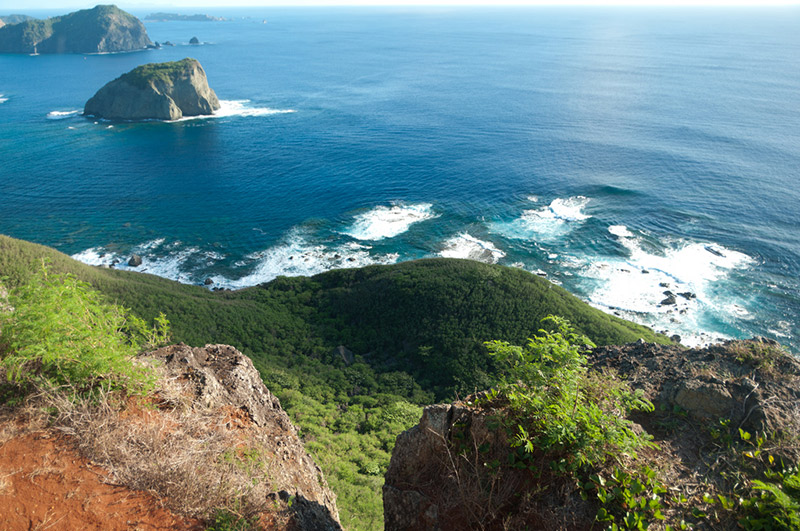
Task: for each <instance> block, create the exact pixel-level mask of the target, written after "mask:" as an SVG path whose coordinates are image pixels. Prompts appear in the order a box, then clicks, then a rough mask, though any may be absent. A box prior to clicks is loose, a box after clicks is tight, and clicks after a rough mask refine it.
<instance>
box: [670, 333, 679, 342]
mask: <svg viewBox="0 0 800 531" xmlns="http://www.w3.org/2000/svg"><path fill="white" fill-rule="evenodd" d="M669 338H670V339H671V340H672V341H673V342H674V343H680V342H681V336H679V335H678V334H672V335H671V336H669Z"/></svg>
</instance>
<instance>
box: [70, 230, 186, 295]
mask: <svg viewBox="0 0 800 531" xmlns="http://www.w3.org/2000/svg"><path fill="white" fill-rule="evenodd" d="M164 242H165V240H164V238H158V239H155V240H151V241H148V242H145V243H143V244H140V245H137V246H135V247H133V248H132V249H131V250H130V252H129V253H127V254H122V253H118V252H114V251H109V250H108V249H106V248H104V247H92V248H89V249H86V250H84V251H81V252H79V253H76V254H74V255H72V258H74V259H76V260H78V261H80V262H83V263H85V264H89V265H94V266H108V267H114V268H116V269H124V270H128V271H138V272H140V273H150V274H151V275H157V276H159V277H164V278H169V279H171V280H177V281H178V282H183V283H184V284H188V283H191V282H192V278H191V275H190V274H189V273H188V272H187V271H185V270H184V266H185V264H186V262H187V261H188V260H189V259H191V258H193V257H195V256H197V255H200V254H201V251H200V249H198V248H196V247H189V248H185V249H176V246H175V245H164ZM133 254H138V255H139V256H141V258H142V263H141V265H139V266H135V267H134V266H129V265H128V260H129V259H130V257H131V255H133Z"/></svg>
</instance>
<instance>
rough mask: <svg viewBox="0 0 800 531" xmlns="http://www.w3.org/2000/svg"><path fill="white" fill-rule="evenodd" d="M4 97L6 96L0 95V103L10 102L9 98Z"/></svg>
mask: <svg viewBox="0 0 800 531" xmlns="http://www.w3.org/2000/svg"><path fill="white" fill-rule="evenodd" d="M3 96H4V94H0V103H5V102H7V101H8V98H4V97H3Z"/></svg>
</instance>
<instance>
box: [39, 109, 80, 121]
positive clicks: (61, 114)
mask: <svg viewBox="0 0 800 531" xmlns="http://www.w3.org/2000/svg"><path fill="white" fill-rule="evenodd" d="M82 112H83V111H81V110H77V111H50V112H49V113H47V119H48V120H65V119H67V118H72V117H73V116H77V115H78V114H80V113H82Z"/></svg>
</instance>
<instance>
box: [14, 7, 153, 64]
mask: <svg viewBox="0 0 800 531" xmlns="http://www.w3.org/2000/svg"><path fill="white" fill-rule="evenodd" d="M150 46H153V43H152V41H150V37H148V36H147V30H146V29H145V27H144V24H142V21H141V20H139V19H138V18H136V17H135V16H133V15H131V14H130V13H127V12H126V11H123V10H121V9H119V8H118V7H117V6H114V5H98V6H96V7H94V8H92V9H84V10H81V11H76V12H74V13H70V14H68V15H63V16H60V17H53V18H48V19H43V20H42V19H30V20H23V21H21V22H18V23H16V24H11V23H7V24H6V25H5V26H4V27H2V28H0V53H28V54H34V53H48V54H49V53H113V52H131V51H135V50H143V49H145V48H147V47H150Z"/></svg>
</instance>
